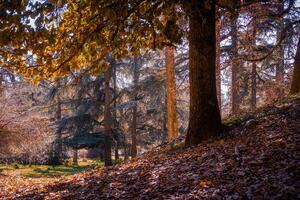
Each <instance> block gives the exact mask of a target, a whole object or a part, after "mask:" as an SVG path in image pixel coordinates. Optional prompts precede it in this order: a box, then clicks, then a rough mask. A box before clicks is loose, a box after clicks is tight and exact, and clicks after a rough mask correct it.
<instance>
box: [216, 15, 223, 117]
mask: <svg viewBox="0 0 300 200" xmlns="http://www.w3.org/2000/svg"><path fill="white" fill-rule="evenodd" d="M220 31H221V20H220V19H217V21H216V85H217V86H216V87H217V97H218V103H219V107H220V113H221V105H222V103H221V95H222V94H221V61H220V57H221V47H220V45H221V32H220Z"/></svg>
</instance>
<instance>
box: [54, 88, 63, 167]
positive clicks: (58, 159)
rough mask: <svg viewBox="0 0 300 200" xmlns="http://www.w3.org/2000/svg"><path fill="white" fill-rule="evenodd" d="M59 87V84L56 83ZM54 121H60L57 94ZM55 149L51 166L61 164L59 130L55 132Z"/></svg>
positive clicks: (59, 100)
mask: <svg viewBox="0 0 300 200" xmlns="http://www.w3.org/2000/svg"><path fill="white" fill-rule="evenodd" d="M58 85H59V83H58ZM55 118H56V120H57V121H58V120H60V119H61V99H60V96H59V94H57V96H56V113H55ZM55 137H56V138H55V142H56V144H55V149H54V158H53V160H52V164H53V165H60V164H61V163H62V158H61V157H62V133H61V130H60V129H58V130H56V132H55Z"/></svg>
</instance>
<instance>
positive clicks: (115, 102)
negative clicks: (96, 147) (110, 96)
mask: <svg viewBox="0 0 300 200" xmlns="http://www.w3.org/2000/svg"><path fill="white" fill-rule="evenodd" d="M112 70H113V81H114V98H115V97H116V96H117V67H116V65H115V64H114V65H113V66H112ZM113 118H114V122H115V123H114V127H115V128H117V126H118V123H117V101H116V99H115V100H114V112H113ZM119 139H120V138H119V136H118V135H117V136H116V146H115V160H118V159H119V142H120V141H119Z"/></svg>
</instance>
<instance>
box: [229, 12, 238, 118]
mask: <svg viewBox="0 0 300 200" xmlns="http://www.w3.org/2000/svg"><path fill="white" fill-rule="evenodd" d="M232 15H233V16H232V17H233V18H232V22H231V33H230V34H231V56H232V57H231V59H232V65H231V70H232V72H231V73H232V74H231V106H232V107H231V108H232V113H233V114H235V113H237V112H239V110H240V92H239V91H240V72H239V70H240V66H239V58H238V41H237V39H238V35H237V19H238V13H233V14H232Z"/></svg>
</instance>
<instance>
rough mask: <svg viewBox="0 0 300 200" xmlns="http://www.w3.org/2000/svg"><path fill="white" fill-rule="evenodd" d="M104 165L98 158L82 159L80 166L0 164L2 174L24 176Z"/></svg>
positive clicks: (72, 171)
mask: <svg viewBox="0 0 300 200" xmlns="http://www.w3.org/2000/svg"><path fill="white" fill-rule="evenodd" d="M102 166H103V163H102V162H101V161H98V160H84V161H80V162H79V163H78V166H64V165H57V166H55V165H22V164H17V163H13V164H0V175H4V176H22V177H28V178H51V177H57V176H62V175H71V174H75V173H78V172H82V171H86V170H90V169H93V168H95V167H102Z"/></svg>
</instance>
